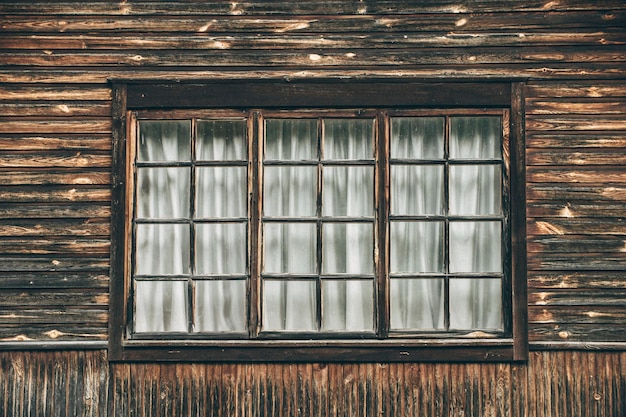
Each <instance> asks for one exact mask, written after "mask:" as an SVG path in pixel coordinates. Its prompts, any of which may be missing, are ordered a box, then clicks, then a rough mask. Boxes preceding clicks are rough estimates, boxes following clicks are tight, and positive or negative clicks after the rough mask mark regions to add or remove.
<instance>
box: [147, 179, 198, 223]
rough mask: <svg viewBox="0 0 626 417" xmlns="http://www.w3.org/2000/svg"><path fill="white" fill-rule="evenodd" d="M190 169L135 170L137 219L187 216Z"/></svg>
mask: <svg viewBox="0 0 626 417" xmlns="http://www.w3.org/2000/svg"><path fill="white" fill-rule="evenodd" d="M189 178H190V173H189V168H137V218H140V219H141V218H152V219H164V218H170V219H171V218H182V217H189V187H190V186H189V183H190V179H189Z"/></svg>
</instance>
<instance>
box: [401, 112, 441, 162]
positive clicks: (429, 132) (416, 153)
mask: <svg viewBox="0 0 626 417" xmlns="http://www.w3.org/2000/svg"><path fill="white" fill-rule="evenodd" d="M444 123H445V119H444V118H443V117H393V118H392V119H391V157H392V158H404V159H441V158H443V138H444V135H443V130H444Z"/></svg>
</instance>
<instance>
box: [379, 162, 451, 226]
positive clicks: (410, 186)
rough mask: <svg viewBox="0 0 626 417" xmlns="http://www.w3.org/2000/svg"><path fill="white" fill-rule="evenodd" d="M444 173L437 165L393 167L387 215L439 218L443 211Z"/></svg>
mask: <svg viewBox="0 0 626 417" xmlns="http://www.w3.org/2000/svg"><path fill="white" fill-rule="evenodd" d="M443 180H444V169H443V166H441V165H393V166H392V167H391V213H392V214H394V215H433V214H434V215H441V214H443V210H444V198H443V196H444V182H443Z"/></svg>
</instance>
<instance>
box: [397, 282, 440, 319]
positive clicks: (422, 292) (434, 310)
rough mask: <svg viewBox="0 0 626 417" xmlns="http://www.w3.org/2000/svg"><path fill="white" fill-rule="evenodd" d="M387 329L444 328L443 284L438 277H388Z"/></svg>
mask: <svg viewBox="0 0 626 417" xmlns="http://www.w3.org/2000/svg"><path fill="white" fill-rule="evenodd" d="M390 282H391V301H390V303H391V306H390V307H391V329H392V330H409V329H411V330H435V329H443V328H444V318H443V314H444V285H443V280H441V279H405V278H401V279H400V278H397V279H394V278H392V279H391V280H390Z"/></svg>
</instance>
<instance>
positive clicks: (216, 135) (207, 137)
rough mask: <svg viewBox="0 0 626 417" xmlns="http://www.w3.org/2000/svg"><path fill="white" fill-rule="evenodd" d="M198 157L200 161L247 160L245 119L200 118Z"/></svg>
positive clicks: (197, 143) (197, 142)
mask: <svg viewBox="0 0 626 417" xmlns="http://www.w3.org/2000/svg"><path fill="white" fill-rule="evenodd" d="M196 159H198V160H200V161H241V160H245V159H246V122H245V120H198V137H197V139H196Z"/></svg>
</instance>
